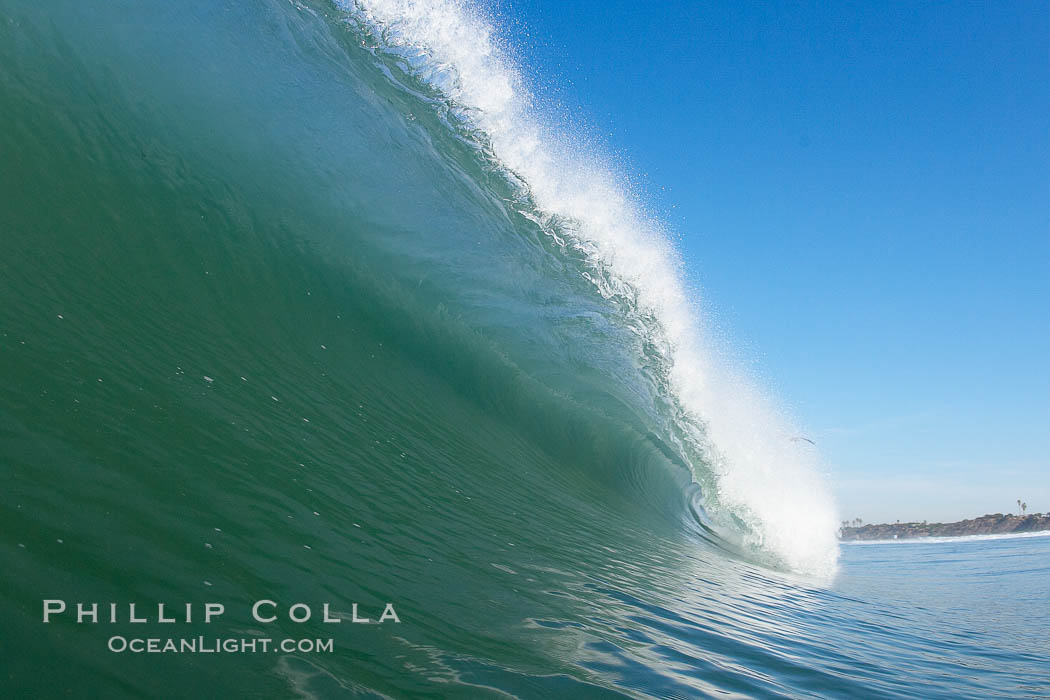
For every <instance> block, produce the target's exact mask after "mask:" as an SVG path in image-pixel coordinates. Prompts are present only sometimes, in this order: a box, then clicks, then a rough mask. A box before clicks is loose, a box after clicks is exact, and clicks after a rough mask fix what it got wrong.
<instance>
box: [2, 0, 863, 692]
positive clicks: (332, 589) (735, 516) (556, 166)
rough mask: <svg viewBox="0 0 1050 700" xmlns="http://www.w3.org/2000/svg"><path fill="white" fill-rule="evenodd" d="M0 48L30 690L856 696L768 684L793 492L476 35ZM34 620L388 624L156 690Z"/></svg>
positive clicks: (172, 8) (6, 332)
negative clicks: (245, 607) (278, 605)
mask: <svg viewBox="0 0 1050 700" xmlns="http://www.w3.org/2000/svg"><path fill="white" fill-rule="evenodd" d="M0 20H2V21H0V58H2V62H0V64H2V65H3V66H4V69H3V71H2V72H0V114H3V115H4V123H5V125H6V126H5V128H4V129H0V162H2V163H4V164H5V166H4V167H3V168H0V193H2V195H3V201H4V206H3V207H2V208H0V234H2V237H3V245H4V250H5V252H4V255H3V256H2V257H0V295H2V299H3V301H4V303H3V304H0V334H2V335H0V418H2V426H3V430H2V433H0V456H2V457H3V460H4V466H5V476H6V479H7V486H6V488H5V489H4V491H3V494H2V495H0V499H2V500H0V505H2V506H3V509H2V521H0V533H2V537H3V541H4V544H5V545H6V546H7V547H6V549H5V551H4V553H3V555H2V556H3V559H4V562H5V566H6V567H7V570H8V571H12V572H15V574H14V576H13V582H12V583H11V586H10V587H9V588H7V589H6V590H5V591H4V592H3V594H2V595H3V597H2V598H0V605H2V607H0V610H3V616H4V619H5V621H6V622H8V623H9V624H8V627H7V628H8V629H10V630H12V632H11V635H12V638H15V639H18V640H19V650H18V651H17V652H15V654H16V656H18V655H21V656H20V657H19V658H24V659H26V660H27V663H26V666H25V667H26V668H32V667H33V662H32V660H33V659H40V658H45V657H47V656H48V655H50V656H51V657H52V658H53V657H54V654H55V653H56V652H55V651H54V650H53V649H52V646H53V645H58V647H59V648H58V652H57V653H59V654H61V655H62V657H63V658H72V659H77V661H76V662H75V663H72V664H71V665H70V667H69V668H68V669H61V670H59V671H57V672H56V674H55V675H53V676H49V677H47V678H38V679H35V680H33V681H32V682H33V683H37V684H42V685H38V686H37V687H38V688H39V689H42V690H48V689H51V690H55V689H61V686H62V684H63V683H73V682H74V680H73V679H75V678H76V677H77V676H76V674H77V673H85V674H86V673H90V674H91V675H92V676H94V677H97V678H100V679H102V680H100V681H99V682H100V683H102V684H103V685H105V684H109V685H108V686H107V687H108V689H109V690H111V691H113V692H117V693H119V692H127V693H131V694H134V693H136V692H148V691H150V690H151V689H156V688H157V687H163V686H158V685H157V684H159V683H173V684H175V685H172V686H169V687H178V688H180V689H183V690H187V691H189V690H190V689H191V688H190V686H188V685H185V684H186V683H189V681H186V680H184V679H185V677H186V675H185V674H186V673H187V672H188V671H187V669H190V668H193V669H194V670H193V672H192V674H191V675H193V677H194V678H198V679H199V681H194V682H199V683H201V684H202V685H201V686H200V687H201V688H209V687H213V686H212V685H209V684H214V687H238V688H244V689H252V690H255V691H258V692H277V691H275V689H278V688H287V687H288V685H289V684H290V685H291V686H292V687H294V688H296V689H298V690H300V691H302V692H304V693H311V694H320V695H329V694H340V693H344V692H345V693H347V694H353V693H359V692H360V693H365V692H366V691H369V692H370V691H375V692H379V693H388V694H392V695H395V696H400V695H414V694H420V693H427V692H431V693H432V692H443V691H441V690H440V689H444V690H448V691H451V692H453V693H459V694H462V695H464V696H472V695H473V694H474V693H475V692H492V693H496V692H508V693H511V694H520V695H535V694H578V693H593V694H602V693H604V692H606V691H613V690H615V691H617V692H625V693H628V694H630V693H650V694H655V695H661V696H666V695H673V694H679V695H682V696H690V695H694V694H696V693H698V692H701V693H723V692H725V693H740V694H744V695H748V694H763V693H767V692H769V693H773V692H777V691H776V688H778V687H781V686H782V684H784V683H789V684H796V686H794V687H816V686H821V687H824V688H826V689H830V691H836V689H837V691H838V692H845V693H848V692H851V689H852V690H853V691H855V690H856V689H855V688H853V686H851V685H850V683H851V681H849V680H848V679H844V678H843V677H842V676H841V674H838V673H836V672H834V670H832V669H830V668H829V667H828V666H827V664H825V663H824V662H821V661H817V660H814V659H812V658H809V659H807V660H806V661H805V662H804V663H799V664H798V665H797V666H792V665H791V664H792V663H793V662H789V661H788V660H787V659H788V657H790V656H791V654H792V653H794V651H793V650H796V647H795V646H794V645H795V644H796V643H797V642H796V639H797V637H798V634H799V633H800V630H802V631H803V632H805V631H806V630H809V629H810V628H812V627H814V626H817V625H819V622H818V621H816V620H815V618H813V617H812V616H811V617H810V618H806V615H807V614H809V613H810V612H811V611H812V610H813V609H814V607H816V606H817V605H818V603H819V601H820V600H822V598H821V597H822V596H824V595H826V591H824V590H823V588H822V585H823V584H826V583H827V581H828V580H829V579H830V577H831V576H832V575H833V574H834V571H835V568H836V560H837V556H838V548H837V545H836V541H835V527H836V523H837V522H838V520H837V517H836V515H835V511H834V507H833V504H832V501H831V498H830V497H829V495H828V490H827V488H826V486H825V485H824V482H823V480H822V478H821V476H820V469H819V465H818V464H817V463H816V458H815V457H814V455H813V454H812V453H811V452H810V451H807V450H803V449H800V448H799V446H798V444H797V443H795V442H792V441H791V440H789V438H790V436H792V435H795V434H797V431H796V429H795V428H794V427H792V425H791V422H790V420H788V419H787V418H786V417H784V416H783V415H782V414H781V413H780V411H779V410H778V409H777V408H776V406H775V404H774V403H773V402H771V401H770V400H769V399H768V397H766V396H765V395H764V394H763V392H762V391H761V390H760V389H759V388H758V387H756V386H755V385H754V384H753V383H751V382H750V381H749V380H748V379H747V378H746V377H745V376H744V375H743V374H741V373H740V372H738V371H735V370H734V369H733V366H732V363H731V362H729V361H727V360H726V359H725V357H724V353H723V352H722V351H721V350H720V349H719V345H718V343H717V342H716V341H715V340H714V339H713V337H712V336H713V335H714V334H713V333H712V332H711V331H710V330H709V325H708V322H707V321H706V320H705V319H704V317H703V314H702V313H701V310H700V309H698V308H697V305H696V303H695V302H694V301H693V299H694V295H693V294H692V293H691V292H690V290H689V289H688V288H687V285H686V284H685V283H684V282H683V274H682V271H681V263H680V261H679V259H678V257H677V254H676V252H675V250H674V249H673V247H672V246H671V245H670V243H669V242H668V237H667V235H666V233H665V231H664V230H663V229H662V227H661V225H660V223H659V222H658V221H655V220H654V219H653V218H652V217H650V216H649V215H648V214H647V213H646V210H645V207H644V203H640V202H639V201H638V198H637V197H636V196H635V195H633V194H632V192H631V191H630V189H629V188H628V187H627V186H626V185H625V184H624V178H623V176H622V175H621V174H619V173H617V171H616V170H615V169H614V168H611V167H609V166H608V165H607V164H605V163H603V162H602V160H601V158H600V157H598V156H596V155H594V154H592V153H588V152H587V151H586V149H583V148H581V147H579V146H578V145H575V144H576V141H574V139H573V138H572V137H571V135H565V134H561V133H559V131H558V129H557V128H556V127H555V126H553V125H552V124H551V123H550V120H548V119H547V118H546V117H545V116H544V115H543V113H542V110H540V109H538V108H537V107H536V106H535V105H534V103H533V100H532V99H531V98H530V96H529V94H528V91H527V90H526V89H524V87H523V85H524V83H525V81H524V80H523V78H522V75H521V73H520V72H519V70H518V69H517V68H516V67H515V66H514V65H513V63H512V62H511V61H509V60H508V59H507V58H505V55H504V53H503V52H502V51H501V50H500V48H499V45H498V41H497V40H496V39H495V38H494V37H495V36H496V32H495V30H494V28H493V25H492V23H491V21H489V20H487V19H485V18H484V17H483V16H482V15H481V14H479V13H478V12H477V11H476V10H474V9H471V8H470V7H469V6H465V5H462V4H460V3H455V2H441V1H438V0H435V1H434V2H385V1H378V0H377V1H375V2H373V1H365V0H362V1H361V2H357V3H353V4H350V3H340V4H332V3H326V2H320V1H317V2H284V1H282V2H278V1H277V0H273V1H270V2H266V1H264V2H259V3H244V4H242V5H238V4H233V3H213V2H204V1H203V0H201V1H192V0H191V1H190V2H186V3H175V4H172V3H159V2H141V3H135V4H133V5H132V6H117V5H102V6H93V7H88V6H86V5H85V4H84V3H81V2H72V1H70V2H61V1H59V2H55V3H49V4H48V7H47V8H46V10H45V9H44V8H42V7H34V6H32V5H30V4H26V3H20V2H15V1H14V0H0ZM45 592H46V593H45ZM43 597H59V598H67V599H70V600H77V599H85V600H101V601H110V600H113V601H123V600H128V599H132V600H140V601H150V600H158V599H159V600H166V601H171V602H180V601H188V602H194V601H198V602H200V601H207V600H213V599H217V600H224V601H242V600H243V601H252V600H255V599H258V598H260V597H266V598H272V599H275V600H283V601H286V602H298V601H307V602H310V601H333V602H334V603H335V604H337V605H339V606H342V607H341V608H340V609H341V610H349V608H350V605H351V604H352V602H360V603H361V604H362V606H370V607H371V608H372V609H373V610H375V609H376V607H377V606H378V607H379V609H381V608H382V603H384V602H388V601H390V602H393V603H394V604H395V605H396V606H397V609H398V613H399V615H400V617H401V619H402V620H403V621H404V622H403V624H401V625H400V626H398V627H395V628H391V627H390V626H378V627H377V628H376V630H373V629H367V630H365V631H361V630H359V629H354V630H352V631H340V632H338V633H334V634H337V646H339V647H340V648H341V649H343V650H346V651H345V653H344V654H342V655H339V656H337V657H336V656H333V657H318V656H310V657H302V656H297V655H292V656H284V655H282V656H279V657H275V658H278V659H279V661H277V662H276V666H274V663H275V662H274V661H273V660H271V659H269V658H267V659H260V658H256V657H247V658H246V657H238V658H237V659H233V660H218V661H216V663H215V664H214V665H194V664H195V662H194V661H193V659H191V658H188V657H186V658H179V659H176V658H166V659H164V660H163V661H161V662H157V661H156V660H155V659H149V660H146V659H129V658H128V657H127V656H120V655H114V654H110V653H107V652H105V650H104V647H103V643H102V641H101V640H100V638H99V637H100V635H101V634H102V633H100V632H98V631H97V630H92V629H90V628H88V627H83V628H81V627H77V628H75V629H73V630H71V631H68V634H67V635H66V636H63V637H60V638H57V639H56V638H54V637H51V636H48V635H44V634H41V632H40V628H39V624H38V622H37V620H36V619H35V615H36V612H35V610H36V606H37V605H38V604H39V602H38V601H39V599H40V598H43ZM229 607H232V603H231V604H230V605H229ZM27 611H28V612H27ZM800 616H801V617H800ZM844 617H847V618H848V616H847V615H844ZM277 624H279V625H283V628H282V630H281V631H282V632H284V633H285V634H287V635H292V634H301V633H302V630H303V629H305V628H300V627H297V626H296V625H294V624H292V623H289V622H288V621H287V620H284V621H282V622H280V623H277ZM349 626H350V625H347V627H349ZM686 627H688V628H689V629H690V630H691V631H690V632H689V633H688V634H686V633H685V631H684V630H685V628H686ZM242 628H243V629H251V628H252V627H251V623H250V621H247V620H246V621H244V624H243V625H242ZM309 629H310V633H311V634H320V633H321V632H322V631H324V632H326V633H329V634H333V633H331V632H330V631H329V630H327V629H324V628H315V627H310V628H309ZM392 629H393V631H392ZM639 630H643V631H639ZM226 633H229V631H228V630H227V632H226ZM814 634H815V633H814ZM689 635H692V636H689ZM829 644H831V643H830V642H829ZM96 648H97V651H98V653H95V650H96ZM687 659H688V660H690V663H686V660H687ZM827 663H831V662H827ZM205 666H206V667H205ZM756 667H759V668H761V667H764V668H766V669H767V670H768V669H769V668H780V669H781V670H782V671H783V673H784V675H782V676H777V679H776V680H770V677H769V676H768V674H765V675H764V673H765V672H755V671H753V670H749V669H754V668H756ZM785 667H790V668H789V669H787V668H785ZM774 675H775V674H774ZM117 679H119V681H118V680H117ZM176 679H183V680H176ZM785 679H790V680H785ZM27 682H28V681H27ZM49 683H51V684H54V685H53V687H51V686H48V685H47V684H49ZM814 684H815V685H814ZM435 688H438V689H439V691H435V690H434V689H435ZM830 691H829V692H830ZM246 692H247V691H246Z"/></svg>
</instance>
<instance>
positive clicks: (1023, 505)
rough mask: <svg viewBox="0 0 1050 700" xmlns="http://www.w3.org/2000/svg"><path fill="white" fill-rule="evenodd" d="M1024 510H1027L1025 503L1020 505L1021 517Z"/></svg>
mask: <svg viewBox="0 0 1050 700" xmlns="http://www.w3.org/2000/svg"><path fill="white" fill-rule="evenodd" d="M1026 510H1028V504H1027V503H1022V504H1021V515H1024V512H1025V511H1026Z"/></svg>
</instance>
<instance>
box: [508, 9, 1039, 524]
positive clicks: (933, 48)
mask: <svg viewBox="0 0 1050 700" xmlns="http://www.w3.org/2000/svg"><path fill="white" fill-rule="evenodd" d="M496 13H497V15H498V16H499V17H500V18H501V19H500V21H501V24H502V25H503V27H504V28H505V32H506V35H507V36H508V37H509V38H510V40H511V42H512V44H513V46H514V49H515V51H517V52H518V54H519V56H520V59H521V62H522V63H523V64H524V65H525V67H526V71H527V72H528V73H529V74H530V75H531V76H532V77H533V79H534V80H535V82H536V83H537V89H538V92H539V93H540V94H541V95H542V96H543V97H545V98H547V99H549V100H551V101H556V102H558V103H559V107H558V111H559V112H560V114H561V118H563V119H567V120H571V123H572V124H573V125H574V126H573V128H579V129H581V130H582V131H585V132H586V133H588V134H590V135H591V137H593V138H596V139H598V140H599V141H601V143H602V146H603V148H604V149H606V150H607V152H609V153H611V154H612V155H613V156H614V157H615V158H617V159H619V160H620V161H621V162H622V163H623V169H624V170H625V171H626V172H628V173H629V174H630V175H632V176H633V177H635V178H637V180H638V182H639V190H640V191H641V192H642V193H643V195H644V196H645V198H646V199H647V201H648V202H649V203H650V204H651V205H652V207H653V208H654V210H655V211H656V212H658V213H659V214H660V215H661V217H662V218H663V219H664V220H665V221H666V222H668V224H669V225H670V227H671V228H672V229H673V231H674V232H675V234H676V235H677V237H678V239H679V248H680V249H681V251H682V252H683V254H684V257H685V259H686V263H687V266H688V268H689V271H690V275H691V277H692V279H693V280H694V281H695V282H696V283H697V284H698V285H699V287H700V288H701V290H702V295H703V298H704V299H705V303H706V304H707V305H709V307H711V308H712V309H713V310H714V312H715V314H716V316H717V319H718V321H719V323H720V325H721V326H722V327H723V328H724V330H725V331H726V332H728V333H729V334H730V335H731V337H732V338H733V339H734V340H733V342H734V346H735V347H736V349H737V351H738V355H739V356H740V358H741V360H742V361H743V362H744V363H745V364H747V365H748V366H750V367H751V368H752V369H753V371H754V372H755V373H756V374H757V375H759V376H760V377H761V381H762V382H763V383H765V384H766V385H768V386H771V387H772V388H773V390H774V392H775V393H776V395H777V396H778V397H779V398H780V399H781V401H782V402H783V403H784V404H785V405H786V406H787V407H788V408H789V409H790V410H791V411H792V412H793V413H794V414H795V415H796V416H797V417H798V419H799V420H800V422H801V423H803V424H804V425H806V426H808V428H809V430H810V434H811V437H812V438H813V439H814V440H816V441H817V442H818V444H819V447H820V449H821V451H822V454H823V456H824V458H825V459H826V460H827V462H828V463H829V465H830V467H831V470H832V472H833V483H834V486H835V490H836V493H837V495H838V498H839V502H840V506H841V510H842V514H843V517H849V518H853V517H861V518H863V519H864V520H866V521H884V520H891V521H892V520H896V519H898V518H899V519H902V520H913V519H918V520H922V519H930V520H948V519H951V520H954V519H959V518H963V517H970V516H973V515H980V514H983V513H986V512H997V511H1001V512H1006V511H1009V510H1011V509H1013V510H1016V504H1015V500H1016V499H1017V498H1022V499H1025V500H1026V501H1027V503H1028V504H1029V511H1030V512H1032V511H1050V3H1045V2H1031V3H981V4H977V3H972V4H967V3H961V2H958V3H937V4H933V3H927V4H922V3H896V4H887V3H861V2H857V3H810V4H790V5H788V4H785V5H783V6H776V7H772V6H765V5H757V4H756V5H749V4H745V3H737V2H725V3H706V4H699V3H678V2H667V3H652V4H650V3H637V2H625V1H622V0H609V1H608V2H600V3H599V2H583V3H568V2H562V1H559V0H503V1H502V2H500V3H499V4H498V5H497V6H496ZM581 125H582V126H581Z"/></svg>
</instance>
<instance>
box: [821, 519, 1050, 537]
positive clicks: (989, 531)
mask: <svg viewBox="0 0 1050 700" xmlns="http://www.w3.org/2000/svg"><path fill="white" fill-rule="evenodd" d="M1040 530H1050V513H1034V514H1032V515H1003V514H1002V513H995V514H992V515H982V516H981V517H979V518H973V519H972V520H960V521H959V522H957V523H926V522H921V523H884V524H881V525H861V526H859V527H843V528H842V529H841V530H840V531H839V539H841V540H844V541H850V540H896V539H901V540H904V539H911V538H914V537H963V536H965V535H1005V534H1010V533H1020V532H1038V531H1040Z"/></svg>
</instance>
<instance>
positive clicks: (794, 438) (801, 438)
mask: <svg viewBox="0 0 1050 700" xmlns="http://www.w3.org/2000/svg"><path fill="white" fill-rule="evenodd" d="M801 440H805V441H806V442H808V443H809V444H810V445H816V444H817V443H815V442H813V441H812V440H810V439H809V438H808V437H801V436H798V437H793V438H791V442H799V441H801Z"/></svg>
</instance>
